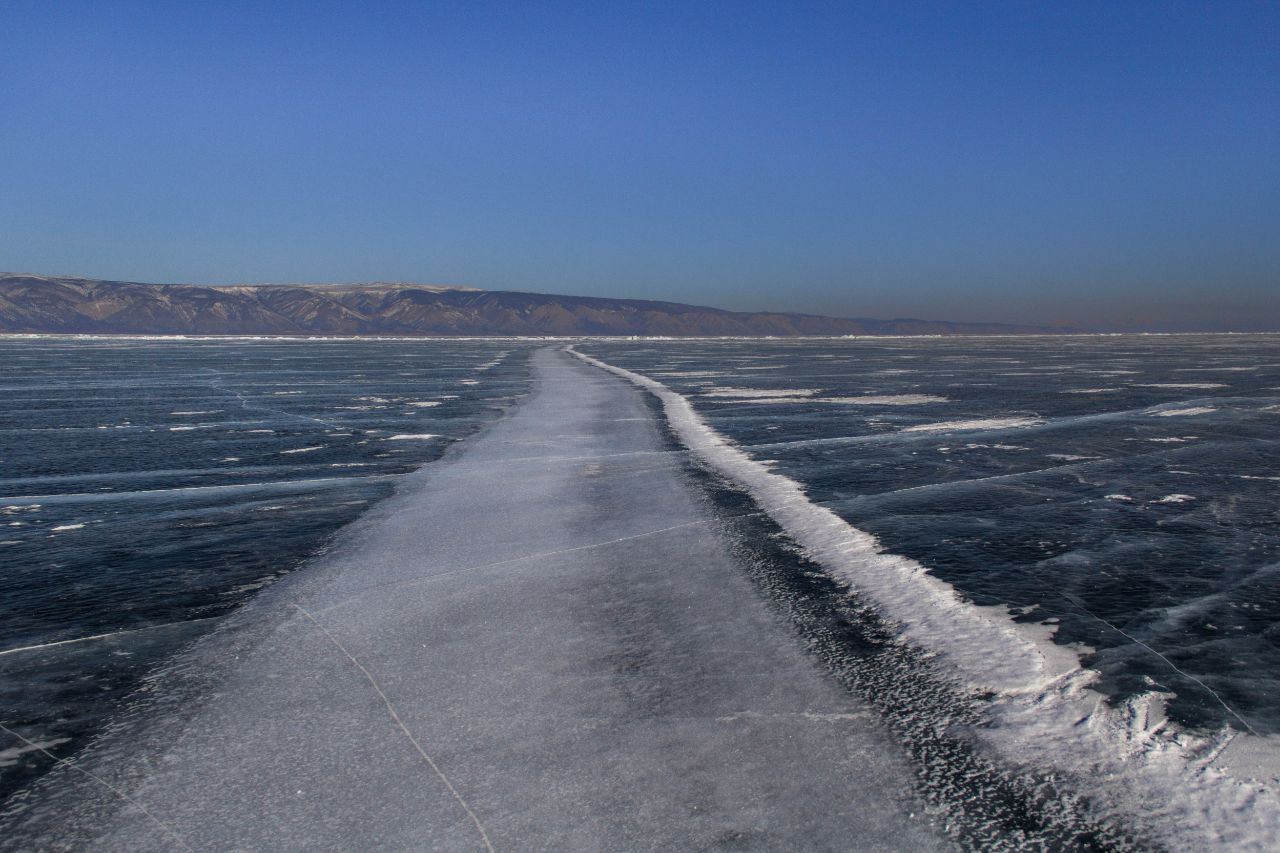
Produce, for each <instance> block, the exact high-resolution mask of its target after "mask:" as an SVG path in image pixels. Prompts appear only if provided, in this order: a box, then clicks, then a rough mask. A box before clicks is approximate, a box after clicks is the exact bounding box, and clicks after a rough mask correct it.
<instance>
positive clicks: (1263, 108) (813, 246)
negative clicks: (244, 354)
mask: <svg viewBox="0 0 1280 853" xmlns="http://www.w3.org/2000/svg"><path fill="white" fill-rule="evenodd" d="M0 31H3V32H4V33H5V38H4V43H5V49H4V51H2V52H0V269H10V270H23V271H35V272H44V273H55V274H73V275H85V276H92V277H111V278H124V279H131V280H144V281H196V282H210V283H214V282H239V281H313V282H317V281H362V280H403V281H419V282H433V283H454V284H466V285H471V286H475V287H484V288H500V289H512V290H534V291H543V292H559V293H573V294H589V295H600V296H632V297H644V298H654V299H673V300H679V301H686V302H697V303H704V304H712V305H718V306H721V307H726V308H735V309H782V310H801V311H811V312H819V313H829V314H839V315H852V316H923V317H931V318H950V319H964V320H973V319H990V320H1007V321H1036V322H1050V323H1055V322H1056V323H1072V324H1087V325H1113V324H1127V323H1137V324H1147V325H1153V326H1163V327H1180V326H1204V327H1215V328H1217V327H1222V328H1225V327H1235V328H1246V327H1248V328H1258V327H1272V328H1280V295H1278V294H1280V49H1277V45H1280V4H1277V3H1262V2H1256V3H1255V2H1235V3H1232V2H1219V3H1178V2H1166V3H1150V4H1148V3H1139V2H1125V3H1096V4H1094V3H1087V2H1071V3H1059V4H1039V3H968V2H964V3H959V2H958V3H910V2H894V3H884V4H875V3H830V4H828V3H810V4H806V3H799V2H787V3H752V2H746V1H745V0H744V1H743V2H732V3H671V4H663V3H647V4H639V3H637V4H622V3H598V2H594V3H554V2H545V3H537V4H514V3H513V4H492V5H490V4H485V3H480V2H471V3H380V4H379V3H370V4H356V3H322V2H308V3H297V4H289V3H251V4H250V3H246V4H237V3H233V2H224V3H216V4H214V3H200V4H197V3H179V2H172V3H147V4H137V3H123V2H101V0H100V2H92V3H75V2H63V3H22V2H16V3H6V4H4V5H3V6H0Z"/></svg>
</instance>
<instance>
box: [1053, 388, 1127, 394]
mask: <svg viewBox="0 0 1280 853" xmlns="http://www.w3.org/2000/svg"><path fill="white" fill-rule="evenodd" d="M1119 390H1120V389H1119V388H1071V389H1069V390H1067V391H1063V392H1062V393H1063V394H1113V393H1115V392H1116V391H1119Z"/></svg>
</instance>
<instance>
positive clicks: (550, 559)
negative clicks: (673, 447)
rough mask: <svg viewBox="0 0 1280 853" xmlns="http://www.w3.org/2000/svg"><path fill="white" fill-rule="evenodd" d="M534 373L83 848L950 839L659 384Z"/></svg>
mask: <svg viewBox="0 0 1280 853" xmlns="http://www.w3.org/2000/svg"><path fill="white" fill-rule="evenodd" d="M533 358H534V368H535V385H534V388H533V391H532V393H531V395H530V397H529V398H528V399H527V400H526V401H525V402H523V403H522V404H521V405H520V406H519V407H518V408H517V409H516V410H515V411H514V412H513V413H511V414H510V416H508V417H507V418H505V419H504V420H502V421H500V422H498V423H497V424H495V425H494V426H493V427H492V428H491V429H489V430H488V431H487V432H485V433H484V434H482V435H480V436H478V437H476V438H475V439H473V440H471V441H470V442H468V443H467V444H466V445H465V446H464V447H462V448H461V449H460V451H459V452H457V453H455V454H453V455H451V456H449V457H447V458H446V459H444V460H442V461H440V462H438V463H435V464H432V465H428V466H426V467H425V468H424V469H422V471H420V472H419V473H418V474H415V475H414V476H413V477H412V478H410V480H409V481H408V482H407V483H406V484H405V486H404V487H403V488H402V489H401V490H400V491H399V493H398V494H397V495H396V496H394V497H392V498H391V499H389V500H388V501H386V502H384V503H382V504H381V505H379V506H378V507H377V508H375V509H374V510H373V511H371V512H370V513H368V514H367V515H366V516H365V517H364V518H363V519H362V520H361V521H359V522H357V523H356V525H354V526H353V527H352V528H350V529H349V530H348V531H346V532H344V534H343V537H342V539H341V541H340V542H339V544H338V545H337V546H336V547H335V548H334V549H333V550H332V551H331V552H330V553H329V554H328V555H327V556H325V557H324V558H322V559H321V560H319V561H318V562H317V563H316V564H315V565H313V566H311V567H310V568H308V569H306V570H304V572H303V573H302V575H303V576H304V577H300V578H299V579H298V581H297V582H286V583H285V584H283V585H282V587H281V588H280V589H279V591H278V592H277V590H272V591H269V592H268V594H267V595H266V596H264V599H263V600H264V601H266V602H268V604H267V605H259V607H260V609H262V610H263V611H264V612H265V611H266V610H267V609H269V610H270V612H271V614H272V618H273V619H274V620H275V621H274V622H273V623H272V624H273V627H271V629H270V630H269V631H265V632H264V633H263V635H262V637H261V639H260V640H259V641H257V642H256V643H255V644H254V645H253V646H252V647H251V648H250V649H249V650H247V651H245V652H244V653H242V654H241V655H240V659H239V660H237V661H235V662H234V663H232V664H231V665H230V666H229V668H228V675H227V677H226V679H225V681H224V682H223V683H222V684H221V685H220V688H219V689H218V690H217V691H216V692H215V693H214V694H213V695H211V696H209V697H206V698H204V699H203V700H201V702H202V703H201V704H200V705H199V707H198V709H197V710H195V711H193V712H192V713H191V714H190V717H189V719H187V721H186V722H185V724H184V725H183V726H182V728H181V730H180V735H179V736H178V737H176V738H175V739H173V740H172V741H171V742H170V743H169V744H168V745H167V747H166V748H165V749H163V750H160V751H158V753H157V754H155V755H154V756H152V757H149V758H148V759H147V760H146V762H145V767H146V770H145V772H144V773H136V774H133V776H132V777H131V778H132V782H131V783H130V785H129V789H128V790H127V791H126V790H124V789H121V792H120V793H121V794H127V797H128V799H127V800H126V799H124V798H123V797H120V796H119V795H117V794H107V793H106V792H105V791H104V792H103V796H104V798H105V799H107V800H110V801H111V802H112V803H113V804H114V805H112V806H111V807H110V808H106V809H102V808H99V809H97V810H95V811H96V813H97V814H98V815H100V816H101V815H106V817H105V819H100V820H99V821H98V822H96V823H95V825H93V826H92V827H90V828H85V827H83V826H82V827H79V828H77V829H75V830H74V831H75V832H77V833H82V834H81V835H80V837H81V838H82V839H84V840H85V841H86V842H87V843H85V844H84V845H83V846H84V847H86V848H92V849H97V850H130V851H135V850H159V849H183V848H184V846H185V847H186V848H189V849H192V850H232V849H237V850H387V849H390V850H481V851H483V850H487V849H492V850H554V851H570V850H592V851H595V850H617V851H634V850H704V849H732V850H742V849H752V850H837V849H838V850H849V849H857V850H928V849H935V848H938V847H946V846H948V843H947V842H946V841H944V840H940V838H939V837H938V836H937V835H936V834H935V830H934V829H933V828H932V827H931V826H930V824H929V821H928V820H927V819H926V818H925V817H924V815H923V810H922V807H921V805H920V803H919V801H918V800H917V799H915V797H914V795H913V793H912V775H911V771H910V770H909V769H908V767H907V766H906V763H905V760H904V759H903V758H901V757H900V756H899V753H898V750H897V748H896V747H895V746H894V745H893V744H892V743H891V742H890V741H889V739H888V737H887V736H886V735H885V734H883V733H882V731H881V729H880V727H879V724H878V722H877V721H876V720H875V719H874V718H873V717H872V715H871V714H870V712H869V711H867V710H866V708H865V707H864V706H863V705H861V704H860V703H859V702H858V701H857V700H855V699H854V698H853V697H851V696H850V695H848V694H847V693H846V692H845V691H844V690H842V689H841V688H840V687H839V686H837V685H836V684H835V683H834V682H832V681H831V680H829V679H828V677H827V676H826V674H825V673H824V672H823V671H822V670H821V668H820V666H819V665H818V664H817V663H816V662H815V660H814V659H812V658H811V657H810V656H809V655H808V654H807V653H806V652H805V650H804V647H803V644H802V642H801V641H800V640H799V639H798V638H797V637H795V636H793V634H792V633H791V630H790V629H789V628H788V626H787V625H786V624H785V623H784V622H783V621H782V619H781V617H779V616H778V615H776V614H775V613H774V612H773V611H771V610H770V609H769V607H768V606H767V605H766V604H765V603H764V601H763V600H762V599H761V597H760V596H759V594H758V593H757V591H756V590H755V589H754V588H753V587H752V585H751V583H750V581H749V580H748V577H747V574H746V572H745V570H744V568H743V567H742V566H741V565H739V564H738V563H736V562H735V558H734V557H733V556H731V554H732V551H731V549H730V547H729V543H727V542H726V541H725V540H724V539H723V538H722V536H723V535H724V534H723V533H721V532H719V528H718V526H717V525H716V524H715V523H714V520H713V515H712V511H711V509H710V508H709V507H708V505H707V503H706V501H705V500H703V499H702V498H701V496H700V494H699V493H698V492H697V491H696V487H695V486H694V485H693V484H692V483H691V482H690V480H689V478H688V477H687V476H685V473H684V471H683V468H682V464H683V463H682V460H681V456H680V455H679V454H671V453H665V452H663V451H664V449H665V445H664V439H663V435H662V432H661V428H660V425H659V424H658V423H656V421H655V418H654V416H653V414H652V413H651V411H650V409H649V407H648V406H647V405H646V402H645V400H644V397H643V392H641V391H639V390H637V389H635V388H634V387H632V386H631V385H629V384H628V383H626V382H625V381H623V380H621V379H618V378H617V377H614V376H611V375H609V374H607V373H606V372H604V371H602V370H599V369H597V368H594V367H591V366H589V365H587V364H584V363H582V362H581V361H578V360H577V359H575V358H572V357H570V356H568V355H566V354H564V353H562V352H559V351H557V350H554V349H545V350H540V351H538V352H537V353H535V355H534V357H533ZM273 594H274V595H273ZM215 652H216V648H215V649H212V650H211V649H210V648H204V649H203V650H201V651H200V652H199V653H200V654H205V655H209V654H212V653H215ZM86 766H88V767H93V766H94V765H93V764H92V762H91V763H90V764H88V765H86ZM66 828H67V827H66V826H65V825H64V829H66Z"/></svg>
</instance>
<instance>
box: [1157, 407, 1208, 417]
mask: <svg viewBox="0 0 1280 853" xmlns="http://www.w3.org/2000/svg"><path fill="white" fill-rule="evenodd" d="M1216 411H1218V410H1217V409H1215V408H1214V407H1213V406H1188V407H1187V408H1185V409H1160V410H1159V411H1155V412H1147V414H1149V415H1154V416H1155V417H1157V418H1178V417H1187V416H1190V415H1207V414H1209V413H1210V412H1216Z"/></svg>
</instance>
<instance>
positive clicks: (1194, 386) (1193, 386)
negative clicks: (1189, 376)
mask: <svg viewBox="0 0 1280 853" xmlns="http://www.w3.org/2000/svg"><path fill="white" fill-rule="evenodd" d="M1134 385H1135V386H1136V387H1138V388H1186V389H1188V390H1192V391H1208V390H1210V389H1213V388H1226V387H1227V386H1226V385H1224V384H1223V383H1221V382H1136V383H1134Z"/></svg>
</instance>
